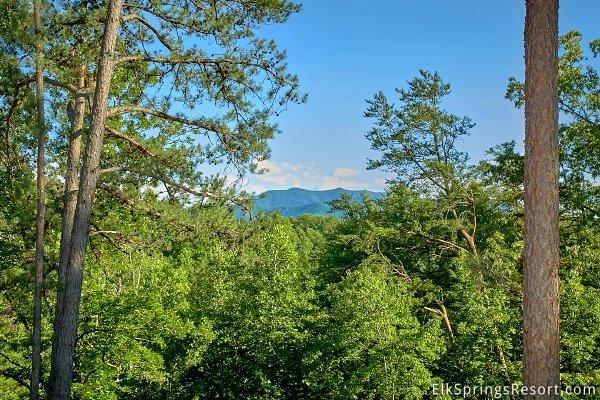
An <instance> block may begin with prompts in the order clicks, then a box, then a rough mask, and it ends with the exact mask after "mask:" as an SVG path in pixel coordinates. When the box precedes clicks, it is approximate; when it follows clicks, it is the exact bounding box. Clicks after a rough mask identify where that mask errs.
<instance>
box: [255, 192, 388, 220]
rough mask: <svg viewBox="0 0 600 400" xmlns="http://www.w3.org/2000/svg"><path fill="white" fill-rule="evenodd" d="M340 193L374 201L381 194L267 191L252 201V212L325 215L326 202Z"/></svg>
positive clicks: (327, 209) (357, 198) (286, 214)
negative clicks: (366, 197)
mask: <svg viewBox="0 0 600 400" xmlns="http://www.w3.org/2000/svg"><path fill="white" fill-rule="evenodd" d="M342 193H347V194H348V195H350V196H351V197H352V198H354V199H356V200H360V199H361V198H362V196H363V194H367V195H369V196H371V197H373V198H375V199H378V198H381V196H382V195H383V193H380V192H371V191H366V190H347V189H342V188H336V189H330V190H307V189H300V188H291V189H286V190H268V191H266V192H264V193H262V194H261V195H259V196H257V197H256V198H255V199H254V210H255V211H264V212H272V211H279V212H280V213H281V214H282V215H284V216H288V217H294V216H298V215H302V214H314V215H327V214H329V212H330V207H329V205H328V204H327V203H328V202H330V201H332V200H335V199H337V198H339V197H340V196H341V194H342Z"/></svg>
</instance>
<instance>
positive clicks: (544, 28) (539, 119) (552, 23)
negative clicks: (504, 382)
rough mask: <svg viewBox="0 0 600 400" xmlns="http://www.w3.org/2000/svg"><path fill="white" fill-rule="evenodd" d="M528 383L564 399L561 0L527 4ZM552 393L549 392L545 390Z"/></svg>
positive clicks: (538, 396) (531, 396)
mask: <svg viewBox="0 0 600 400" xmlns="http://www.w3.org/2000/svg"><path fill="white" fill-rule="evenodd" d="M526 4H527V5H526V7H527V12H526V17H525V249H524V273H523V360H524V369H523V380H524V383H525V386H527V387H534V388H539V387H545V388H552V389H551V390H550V393H545V394H543V395H542V394H539V393H538V394H529V395H526V396H525V398H528V399H557V398H559V390H557V388H558V385H559V367H560V360H559V301H558V286H559V277H558V264H559V253H558V240H559V238H558V211H559V210H558V201H559V200H558V95H557V71H558V64H557V51H558V0H527V3H526ZM546 392H548V390H546Z"/></svg>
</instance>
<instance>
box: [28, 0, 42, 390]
mask: <svg viewBox="0 0 600 400" xmlns="http://www.w3.org/2000/svg"><path fill="white" fill-rule="evenodd" d="M41 6H42V2H41V0H35V1H34V3H33V26H34V30H35V36H36V37H35V40H36V42H37V43H36V50H35V95H36V105H37V135H38V145H37V170H36V174H37V177H36V178H37V179H36V180H37V215H36V219H35V232H36V233H35V278H34V287H35V288H34V293H33V335H32V342H33V343H32V352H31V382H30V390H29V398H30V399H31V400H37V399H39V387H40V375H41V368H42V291H43V290H44V287H43V285H44V236H45V235H44V224H45V221H46V182H45V177H44V174H45V160H44V158H45V154H46V150H45V147H46V127H45V126H46V123H45V116H44V71H43V66H42V17H41V10H40V9H41Z"/></svg>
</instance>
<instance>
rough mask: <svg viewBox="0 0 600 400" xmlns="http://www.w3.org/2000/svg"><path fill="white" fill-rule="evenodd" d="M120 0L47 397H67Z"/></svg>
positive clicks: (109, 30)
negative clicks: (49, 394)
mask: <svg viewBox="0 0 600 400" xmlns="http://www.w3.org/2000/svg"><path fill="white" fill-rule="evenodd" d="M121 7H122V3H121V0H110V1H109V3H108V13H107V18H106V23H105V27H104V38H103V43H102V52H101V55H100V59H99V60H98V68H97V71H98V73H97V76H96V88H95V92H94V102H93V106H92V110H91V121H90V129H89V136H88V141H87V144H86V149H85V157H84V162H83V168H82V170H81V177H80V181H79V193H78V196H77V205H76V209H75V215H74V218H73V229H72V232H71V245H70V252H69V257H68V262H67V264H66V269H65V281H64V284H65V287H64V297H63V300H62V305H61V309H60V310H58V311H57V313H58V314H57V315H58V316H59V317H58V318H56V319H55V321H54V325H55V327H54V333H55V334H54V339H53V341H54V343H53V347H52V369H51V377H50V379H51V381H50V385H51V392H52V393H51V399H52V400H68V399H69V394H70V390H71V380H72V376H73V354H74V351H75V342H76V338H77V320H78V316H79V303H80V300H81V285H82V281H83V260H84V257H85V247H86V243H87V239H88V237H89V225H90V216H91V212H92V204H93V201H94V192H95V189H96V182H97V180H98V174H99V171H100V154H101V150H102V142H103V138H104V130H105V122H106V109H107V102H108V96H109V92H110V81H111V78H112V75H113V68H114V49H115V43H116V40H117V34H118V29H119V23H120V14H121Z"/></svg>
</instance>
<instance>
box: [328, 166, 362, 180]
mask: <svg viewBox="0 0 600 400" xmlns="http://www.w3.org/2000/svg"><path fill="white" fill-rule="evenodd" d="M356 175H358V171H357V170H355V169H352V168H344V167H337V168H336V169H335V171H333V176H339V177H344V178H352V177H355V176H356Z"/></svg>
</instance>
